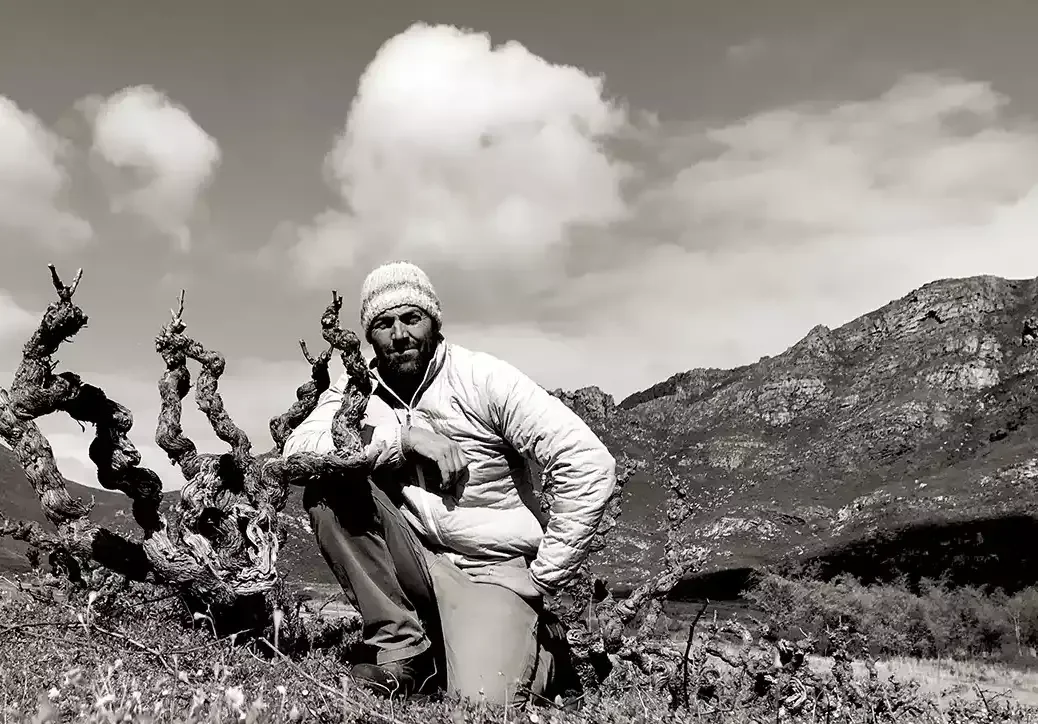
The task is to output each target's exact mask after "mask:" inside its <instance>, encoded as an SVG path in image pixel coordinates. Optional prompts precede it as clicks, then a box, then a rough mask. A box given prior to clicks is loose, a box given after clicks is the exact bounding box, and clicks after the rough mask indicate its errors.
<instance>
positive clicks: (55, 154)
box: [0, 96, 93, 248]
mask: <svg viewBox="0 0 1038 724" xmlns="http://www.w3.org/2000/svg"><path fill="white" fill-rule="evenodd" d="M67 152H68V145H67V143H66V142H65V141H64V140H63V139H61V138H60V137H59V136H57V135H56V134H54V133H53V132H51V131H49V130H48V129H47V128H46V127H44V125H43V124H42V123H41V122H40V120H39V119H38V118H37V117H36V116H34V115H33V114H31V113H29V112H28V111H25V110H22V109H21V108H19V107H18V105H17V104H16V103H15V102H14V101H12V100H11V99H9V98H6V97H4V96H0V229H7V230H9V231H11V232H13V234H15V235H22V234H24V235H27V236H28V237H30V238H31V239H32V240H33V241H36V242H39V243H43V244H46V245H48V246H52V247H57V248H61V247H65V246H68V245H70V244H76V245H78V244H82V243H84V242H86V241H89V240H90V239H91V237H92V235H93V231H92V229H91V226H90V224H89V223H88V222H87V221H85V220H83V219H81V218H79V217H78V216H76V215H75V214H73V213H71V212H70V211H68V210H67V209H66V208H65V199H64V195H65V193H66V191H67V186H68V181H69V179H68V174H67V172H66V169H65V167H64V166H63V161H64V159H65V157H66V155H67Z"/></svg>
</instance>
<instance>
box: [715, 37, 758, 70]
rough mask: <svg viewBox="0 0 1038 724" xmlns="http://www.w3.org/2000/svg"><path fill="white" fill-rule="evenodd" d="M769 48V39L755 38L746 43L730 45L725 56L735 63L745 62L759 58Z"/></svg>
mask: <svg viewBox="0 0 1038 724" xmlns="http://www.w3.org/2000/svg"><path fill="white" fill-rule="evenodd" d="M767 50H768V43H767V41H765V40H764V39H763V38H754V39H753V40H747V41H746V42H745V43H738V44H737V45H731V46H729V47H728V50H727V51H725V56H726V57H727V58H728V60H729V61H731V62H733V63H737V64H744V63H749V62H751V61H754V60H757V59H759V58H760V57H761V56H762V55H764V53H766V52H767Z"/></svg>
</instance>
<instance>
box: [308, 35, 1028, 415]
mask: <svg viewBox="0 0 1038 724" xmlns="http://www.w3.org/2000/svg"><path fill="white" fill-rule="evenodd" d="M445 39H449V41H450V42H447V41H446V40H445ZM433 41H435V42H433ZM455 44H457V47H458V48H465V49H468V50H469V51H471V55H470V56H462V57H469V58H478V59H481V62H480V63H476V62H473V63H471V64H469V65H466V64H462V63H457V62H451V63H447V62H443V61H438V59H439V57H440V56H439V55H436V54H434V53H432V52H431V51H430V50H429V49H430V48H433V49H438V50H440V49H444V48H448V49H452V52H451V54H448V53H446V52H444V56H445V57H449V58H455V56H454V55H453V49H454V47H455ZM504 47H511V48H513V50H512V51H510V52H512V53H513V54H515V58H521V59H523V61H522V62H519V60H513V61H512V62H511V64H502V65H507V67H509V68H510V69H511V74H510V75H507V76H506V77H507V78H516V77H520V76H521V75H522V74H521V73H520V72H519V69H520V68H526V67H527V63H529V67H530V68H534V67H536V68H539V69H540V70H541V71H543V72H542V73H541V74H540V75H534V74H532V73H531V75H530V76H524V77H526V78H527V82H526V83H524V84H523V85H522V86H521V88H520V87H519V86H517V89H516V90H514V91H513V92H511V93H509V92H505V90H503V89H505V88H507V87H509V86H508V82H506V81H505V80H501V79H500V78H498V79H497V82H496V83H495V84H493V85H494V86H495V88H496V90H497V91H500V92H497V93H495V92H488V93H484V94H478V93H470V92H468V90H456V91H455V92H453V93H452V92H445V91H444V90H443V89H444V88H448V89H450V88H453V89H472V88H474V87H476V86H475V81H465V82H462V80H459V79H466V78H469V75H467V74H472V76H473V77H479V78H485V77H488V76H487V75H484V74H482V72H483V70H486V69H488V68H492V67H493V68H496V67H498V66H496V65H495V63H496V60H493V61H492V60H488V59H493V58H496V57H497V56H495V53H500V52H502V50H501V49H498V50H496V51H495V50H490V47H489V41H488V40H487V39H486V38H485V36H478V35H472V34H466V33H461V32H459V31H454V30H451V29H443V28H433V29H430V28H425V27H418V28H412V29H411V30H409V31H408V32H406V33H403V34H402V35H400V36H398V37H397V38H394V39H393V40H392V41H390V43H387V44H386V46H384V47H383V49H382V50H381V51H380V53H379V56H378V58H377V59H376V61H375V62H373V63H372V65H371V66H370V67H369V69H368V71H367V73H366V75H365V77H364V80H363V82H362V84H361V89H360V92H359V93H358V96H357V99H356V101H355V103H354V107H353V109H352V111H351V114H350V118H349V121H348V123H347V128H346V131H345V133H344V134H343V136H342V138H340V140H339V143H338V145H337V146H336V148H335V150H334V151H333V153H332V155H331V156H330V157H329V161H330V168H331V170H332V171H333V174H332V176H333V178H335V179H336V180H337V181H338V182H339V183H340V189H341V191H342V194H343V197H344V200H345V202H346V203H347V204H348V207H347V208H348V211H333V212H328V213H327V214H326V215H325V216H323V217H321V218H320V219H319V220H318V222H317V223H315V225H314V226H313V228H312V229H311V230H310V235H309V236H304V238H303V240H302V241H301V242H300V244H299V246H297V248H296V250H295V251H296V253H297V254H298V256H297V261H299V262H300V264H302V265H303V266H304V267H305V266H306V265H307V264H309V265H311V268H310V270H309V271H310V275H311V277H312V278H315V279H316V278H318V277H321V275H322V274H325V273H328V272H331V273H338V271H339V270H338V269H337V267H336V265H337V264H345V263H346V261H347V260H350V259H352V260H353V261H355V262H357V263H358V264H359V266H360V268H361V269H366V268H367V267H368V266H369V264H370V262H371V261H381V260H382V259H379V258H377V256H379V255H381V256H382V257H389V256H398V255H402V254H399V251H400V249H405V250H420V251H426V250H428V249H436V250H439V251H441V252H442V255H443V256H442V257H441V262H442V263H441V264H440V265H439V266H437V265H436V264H435V263H433V264H431V267H432V268H431V269H430V271H431V276H432V278H433V281H434V283H435V284H437V286H438V288H440V290H441V296H443V297H445V298H447V299H446V300H445V304H444V310H445V325H446V326H445V331H446V332H447V334H448V335H449V336H450V337H451V338H452V339H454V340H455V341H458V342H461V343H463V344H466V345H469V346H472V347H476V348H481V349H486V350H487V351H490V352H493V353H495V354H498V355H500V356H502V357H505V358H506V359H509V360H511V361H514V362H516V363H517V364H520V366H522V367H523V368H524V369H526V370H527V371H528V372H529V373H530V374H531V375H532V376H534V377H535V378H536V379H537V380H538V381H539V382H541V383H542V384H544V385H546V386H549V387H556V386H560V387H570V388H572V387H578V386H582V385H586V384H598V385H600V386H602V387H603V388H605V389H607V390H608V391H610V392H612V393H614V394H616V395H618V396H624V395H627V394H629V393H631V392H634V391H636V390H638V389H642V388H644V387H646V386H648V385H651V384H653V383H655V382H657V381H660V380H661V379H663V378H665V377H667V376H669V375H670V374H673V373H676V372H679V371H682V370H687V369H690V368H693V367H700V366H718V367H732V366H736V365H741V364H746V363H750V362H753V361H755V360H757V359H758V358H760V357H761V356H764V355H774V354H778V353H780V352H782V351H783V350H784V349H785V348H787V347H788V346H790V345H792V344H794V343H795V342H796V341H797V340H798V339H799V338H801V337H802V336H803V335H804V334H805V333H806V332H807V331H809V330H810V328H811V327H813V326H814V325H816V324H820V323H821V324H826V325H829V326H831V327H835V326H839V325H841V324H843V323H845V322H848V321H850V320H852V319H853V318H855V317H857V316H859V315H861V314H864V313H866V312H868V311H871V310H873V309H875V308H877V307H879V306H882V305H883V304H885V303H887V302H889V301H890V300H892V299H894V298H897V297H900V296H902V295H904V294H907V293H908V292H909V291H911V290H912V289H914V288H916V287H918V286H920V285H922V284H925V283H927V282H930V281H933V280H935V279H941V278H948V277H962V276H972V275H977V274H995V275H1000V276H1006V277H1029V276H1030V277H1033V276H1036V275H1038V245H1036V244H1035V243H1034V239H1035V236H1036V232H1038V125H1036V123H1035V122H1034V121H1033V119H1030V118H1027V117H1023V116H1021V115H1020V114H1019V113H1015V112H1014V111H1013V109H1012V107H1011V104H1010V99H1009V98H1007V97H1005V96H1004V95H1002V94H1000V93H999V92H998V91H996V90H995V89H994V88H993V87H992V86H991V85H990V84H988V83H984V82H976V81H972V80H967V79H962V78H958V77H954V76H946V75H938V74H917V75H906V76H905V77H903V78H902V79H901V80H900V81H899V82H897V83H895V84H894V85H893V86H892V87H891V88H889V89H888V90H887V91H886V92H883V93H881V94H879V95H877V96H875V97H860V96H859V97H854V96H853V94H852V92H851V91H848V95H847V97H846V99H844V100H843V101H828V102H825V103H821V102H815V101H813V100H811V99H804V100H803V101H799V100H798V102H794V103H790V104H789V105H785V106H779V107H774V108H769V109H766V110H763V111H761V112H758V113H754V114H751V115H749V116H747V117H744V118H740V119H732V120H731V121H728V122H721V123H717V124H714V125H710V126H707V125H705V124H702V123H700V122H694V121H689V122H688V123H686V124H685V125H684V126H682V125H681V124H679V123H676V122H675V121H674V119H669V120H668V121H667V122H666V123H662V122H659V123H654V124H648V125H639V126H637V128H636V129H634V130H636V133H632V132H631V131H632V128H631V126H630V118H631V116H630V115H628V114H627V113H621V112H620V111H619V110H617V109H618V108H619V106H618V105H616V104H614V103H613V102H611V101H608V100H606V99H605V97H604V96H603V94H602V90H601V88H602V86H601V84H600V81H599V80H597V79H594V80H592V78H591V76H589V75H588V74H586V73H584V72H582V71H578V70H576V69H572V68H563V69H562V70H559V75H558V76H555V75H554V73H555V69H556V68H558V67H557V66H551V65H548V64H547V63H546V62H545V61H541V60H539V59H536V58H535V57H534V56H531V55H529V54H528V53H525V52H524V51H521V49H519V46H514V45H513V46H504ZM475 48H479V52H476V50H475ZM405 51H406V52H405ZM411 52H414V53H416V55H414V56H410V55H409V54H410V53H411ZM423 53H427V54H423ZM408 57H413V58H415V59H421V60H422V61H424V62H417V60H416V61H415V62H413V63H412V64H411V67H414V68H419V69H421V71H420V72H418V71H416V73H415V74H414V75H413V76H408V75H407V74H405V73H403V72H400V73H399V74H398V73H396V72H395V68H396V65H397V62H399V61H400V60H401V59H403V58H408ZM459 68H461V69H463V71H462V70H459ZM476 69H482V70H479V71H478V72H477V70H476ZM389 71H394V72H389ZM733 72H734V71H733ZM423 78H432V79H436V82H435V83H434V82H433V81H432V80H429V81H428V85H425V83H426V81H423V80H420V79H423ZM446 78H453V79H455V80H456V81H457V83H456V84H455V83H447V82H446V81H445V80H444V79H446ZM563 78H565V79H568V80H571V81H572V82H573V83H574V85H578V80H579V81H580V83H581V84H584V85H581V87H583V88H585V89H586V93H585V94H584V95H581V94H574V93H572V92H571V95H570V96H566V97H576V98H584V99H585V101H584V102H581V103H579V104H576V105H573V104H570V105H566V103H568V101H563V100H560V99H561V98H562V97H563V96H564V95H566V94H563V93H562V92H561V90H560V89H561V88H562V86H563V85H564V84H563V82H562V80H561V79H563ZM556 79H558V82H554V81H555V80H556ZM390 81H392V82H390ZM437 83H439V85H437ZM538 84H539V85H538ZM427 87H428V88H437V89H439V90H438V91H437V93H435V94H433V93H431V92H429V93H427V92H426V91H425V90H423V89H425V88H427ZM553 90H554V91H558V92H557V93H553ZM375 91H378V92H375ZM522 94H528V95H529V96H530V97H533V98H539V99H552V100H553V102H554V101H558V102H559V104H560V107H565V108H568V109H570V110H568V111H567V112H566V113H563V114H562V115H559V114H553V113H552V112H550V111H549V110H548V109H549V108H550V107H551V106H550V104H549V103H547V102H544V103H541V104H540V105H538V104H537V103H530V102H527V103H525V104H517V105H509V103H507V102H505V100H504V99H509V100H517V99H519V98H521V97H523V96H522ZM436 99H440V102H435V100H436ZM477 101H478V102H477ZM466 103H468V104H469V105H468V106H466ZM520 108H521V109H525V110H524V113H525V115H522V114H520V113H519V111H518V110H517V109H520ZM574 108H576V109H583V110H582V111H580V112H577V111H575V110H573V109H574ZM536 109H540V110H539V111H538V110H536ZM592 109H597V110H592ZM455 110H459V111H460V110H464V111H465V113H464V117H463V118H461V119H460V120H457V121H456V122H452V123H447V122H446V121H448V120H452V121H453V117H452V113H453V111H455ZM580 113H583V114H584V116H586V117H588V118H597V119H600V124H599V125H598V126H597V128H599V129H600V131H601V135H600V136H597V137H596V136H594V135H593V134H592V135H580V134H574V135H572V136H570V140H573V141H575V143H574V146H573V148H580V149H582V150H581V151H580V152H579V153H575V155H573V156H570V155H568V154H567V153H564V152H563V151H562V150H561V148H562V147H559V149H560V150H559V155H558V156H557V157H556V156H551V154H549V153H548V152H547V151H545V148H546V147H543V146H541V145H538V143H535V142H534V141H535V139H536V138H539V137H534V139H531V138H530V137H519V138H521V139H522V140H521V142H520V141H516V143H518V146H517V147H518V148H521V149H522V151H523V153H521V154H517V155H510V154H507V153H504V152H503V151H501V152H500V153H499V151H500V149H495V148H494V147H493V144H491V145H490V146H489V147H484V145H483V144H482V143H481V142H477V141H473V140H472V139H473V138H482V136H481V135H479V134H477V130H478V129H480V128H485V127H488V126H492V125H493V123H491V122H492V121H493V122H494V123H501V124H505V126H506V127H509V128H515V127H516V126H507V124H506V123H505V119H512V118H527V119H529V118H548V119H558V118H560V117H564V118H567V119H569V120H568V121H567V123H571V122H572V121H573V119H574V118H576V117H584V116H580ZM398 114H399V115H398ZM567 114H568V115H567ZM376 119H377V121H376ZM434 121H437V122H434ZM440 121H442V123H441V122H440ZM588 126H589V124H588V123H587V122H586V121H584V122H581V123H579V124H578V123H573V124H572V125H570V126H567V125H565V124H563V127H566V128H579V127H584V128H587V127H588ZM520 127H521V126H520ZM548 127H550V124H549V126H548ZM447 131H449V132H447ZM617 135H622V136H623V143H624V144H626V145H627V148H626V150H625V154H624V158H625V159H627V161H625V162H621V161H620V160H619V159H618V157H617V154H616V148H617V144H612V143H608V142H605V141H604V140H603V139H608V138H615V137H616V136H617ZM500 137H501V138H505V139H511V136H509V135H508V134H505V133H502V134H501V135H500ZM365 139H368V140H369V141H370V143H365V142H364V141H365ZM632 146H634V147H636V148H634V150H633V151H632V149H631V147H632ZM484 153H486V154H487V155H486V156H484V155H483V154H484ZM574 158H579V159H583V161H581V162H579V163H578V162H575V161H571V160H568V159H574ZM590 159H594V162H593V163H592V161H591V160H590ZM631 159H638V163H637V165H636V169H635V170H636V171H637V174H638V177H637V183H627V180H628V179H630V178H631V175H632V171H631V168H630V166H629V165H628V163H629V162H630V160H631ZM596 165H597V166H596ZM592 167H597V168H599V169H603V170H608V173H606V178H607V180H608V183H605V184H602V185H600V186H597V187H590V188H592V189H593V188H598V189H600V192H596V193H593V194H591V192H590V191H589V187H588V186H587V185H586V183H585V182H586V180H587V179H588V178H590V177H591V176H590V171H589V169H591V168H592ZM546 169H550V171H551V174H555V175H552V176H551V179H550V181H549V180H548V176H549V175H551V174H547V172H546ZM484 172H486V173H485V175H484ZM542 172H543V173H544V174H545V175H542ZM585 172H587V173H588V175H587V176H585ZM604 172H605V171H603V173H604ZM540 185H544V188H546V189H548V190H549V191H550V193H541V192H540V191H539V190H538V189H539V186H540ZM515 194H518V195H519V198H523V199H526V200H527V201H529V202H530V203H529V206H528V207H527V209H528V212H529V214H530V218H531V219H533V221H528V222H524V224H518V225H514V226H508V225H505V226H508V231H506V232H502V231H501V228H499V227H498V226H495V224H496V223H497V222H498V220H499V218H500V217H499V216H498V215H496V212H498V211H499V210H500V208H501V206H500V204H501V203H504V202H503V201H502V199H512V198H513V197H514V195H515ZM567 194H569V195H567ZM581 194H589V195H587V196H582V195H581ZM574 199H577V201H574ZM588 199H595V200H596V201H595V203H590V202H588V201H587V200H588ZM556 201H557V202H559V203H558V204H557V205H556V203H555V202H556ZM573 219H581V220H582V221H584V222H589V223H588V224H587V225H585V227H584V228H580V223H579V222H572V220H573ZM540 223H543V226H539V225H538V224H540ZM588 227H590V229H591V230H592V231H593V233H590V234H588V233H586V232H587V231H588V230H589V229H588ZM447 232H450V233H447ZM398 241H399V242H400V246H398V247H394V244H395V243H396V242H398ZM370 245H374V246H375V247H376V248H377V249H378V254H376V255H372V256H367V257H366V256H364V254H365V253H368V251H369V250H370V248H371V246H370ZM380 245H382V246H380ZM480 249H483V250H484V251H485V252H486V256H485V258H484V261H485V262H486V266H485V268H482V269H480V270H479V273H475V270H472V269H471V268H468V267H470V266H471V257H472V256H478V254H477V252H478V250H480ZM559 249H567V250H568V253H567V254H566V255H563V256H562V258H563V260H564V261H563V262H562V263H560V257H559V256H558V255H556V256H552V254H553V252H557V251H558V250H559ZM318 250H320V253H315V252H317V251H318ZM516 250H519V251H529V252H531V254H530V256H529V257H528V259H532V258H533V256H534V255H533V254H532V252H533V251H536V252H537V254H536V255H537V259H538V261H537V262H536V263H532V264H533V265H532V266H529V267H527V268H525V269H523V267H522V265H521V264H518V263H516V261H515V257H514V256H510V254H513V253H514V252H515V251H516ZM578 252H579V253H578ZM430 258H432V257H430ZM418 260H419V261H423V259H422V258H419V259H418ZM495 264H496V265H497V268H498V271H499V272H500V273H501V274H506V273H507V274H511V275H512V283H513V288H511V289H507V290H506V286H505V285H503V284H501V283H500V279H501V277H496V278H495V283H496V284H497V286H495V287H494V288H493V289H492V293H489V294H483V295H482V296H480V293H478V292H479V290H478V289H477V290H475V291H474V288H476V287H478V286H479V285H480V283H481V280H483V279H484V278H485V277H486V276H487V274H486V272H487V271H488V270H491V271H493V266H494V265H495ZM537 264H539V266H537ZM427 268H429V267H427ZM502 269H503V270H505V271H504V272H501V271H500V270H502ZM560 270H561V271H560ZM490 276H491V277H492V278H493V274H490ZM509 300H511V302H509ZM509 303H510V304H511V308H510V313H509V314H502V313H501V309H502V308H503V307H504V306H507V305H508V304H509ZM495 305H496V306H495Z"/></svg>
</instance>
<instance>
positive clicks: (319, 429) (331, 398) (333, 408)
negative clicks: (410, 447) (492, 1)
mask: <svg viewBox="0 0 1038 724" xmlns="http://www.w3.org/2000/svg"><path fill="white" fill-rule="evenodd" d="M348 382H349V375H347V374H346V373H345V372H343V373H342V375H340V376H339V379H338V380H336V381H335V384H333V385H332V386H331V387H329V388H328V389H327V390H325V391H324V392H322V393H321V396H320V397H318V398H317V406H316V407H315V408H314V409H313V412H311V413H310V414H309V415H307V417H306V419H305V420H303V421H302V422H301V423H299V425H297V426H296V428H295V429H294V430H292V432H291V434H289V436H288V439H287V440H285V449H284V451H283V452H282V457H288V456H289V455H292V454H293V453H297V452H312V453H327V452H332V451H333V450H335V443H334V442H333V441H332V420H334V419H335V413H336V412H338V411H339V408H340V407H341V406H342V398H343V394H344V393H345V390H346V384H347V383H348ZM365 422H366V421H365ZM400 434H401V426H400V425H399V424H395V423H392V422H385V423H382V424H379V425H375V426H374V427H373V428H371V441H370V442H369V443H368V445H367V448H368V450H369V454H370V455H372V456H375V455H377V457H375V462H374V469H376V470H377V469H379V468H387V467H399V466H400V465H401V464H402V462H403V453H402V452H401V447H400Z"/></svg>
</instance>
